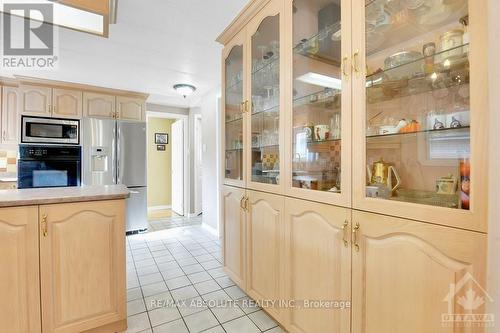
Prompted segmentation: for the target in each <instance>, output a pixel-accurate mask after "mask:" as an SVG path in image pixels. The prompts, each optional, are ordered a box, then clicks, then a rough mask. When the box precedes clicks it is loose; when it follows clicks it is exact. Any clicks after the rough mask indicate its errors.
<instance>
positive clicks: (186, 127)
mask: <svg viewBox="0 0 500 333" xmlns="http://www.w3.org/2000/svg"><path fill="white" fill-rule="evenodd" d="M149 118H164V119H176V120H182V127H183V130H184V147H183V149H184V177H183V178H184V182H183V183H184V198H183V205H184V217H188V216H189V207H191V203H190V198H191V188H190V182H191V179H190V177H189V166H190V163H191V162H190V160H191V158H190V156H189V116H188V115H187V114H180V113H168V112H157V111H147V110H146V128H147V127H149V122H148V119H149ZM147 158H148V160H149V156H148V157H147Z"/></svg>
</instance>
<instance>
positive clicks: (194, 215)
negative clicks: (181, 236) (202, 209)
mask: <svg viewBox="0 0 500 333" xmlns="http://www.w3.org/2000/svg"><path fill="white" fill-rule="evenodd" d="M201 214H202V213H200V214H195V213H189V214H188V217H189V218H191V217H198V216H200V215H201Z"/></svg>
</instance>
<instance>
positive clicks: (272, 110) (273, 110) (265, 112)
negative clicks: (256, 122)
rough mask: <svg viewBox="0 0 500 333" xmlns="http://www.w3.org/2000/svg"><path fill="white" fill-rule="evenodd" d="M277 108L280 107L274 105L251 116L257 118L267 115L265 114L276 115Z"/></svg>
mask: <svg viewBox="0 0 500 333" xmlns="http://www.w3.org/2000/svg"><path fill="white" fill-rule="evenodd" d="M279 107H280V106H279V105H275V106H272V107H270V108H267V109H265V110H259V111H255V112H252V116H258V115H262V114H267V113H278V112H279Z"/></svg>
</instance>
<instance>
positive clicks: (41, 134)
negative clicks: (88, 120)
mask: <svg viewBox="0 0 500 333" xmlns="http://www.w3.org/2000/svg"><path fill="white" fill-rule="evenodd" d="M21 143H34V144H47V143H49V144H63V145H79V144H80V120H78V119H61V118H46V117H30V116H22V118H21Z"/></svg>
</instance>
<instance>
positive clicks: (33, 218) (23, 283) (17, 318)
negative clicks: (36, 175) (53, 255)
mask: <svg viewBox="0 0 500 333" xmlns="http://www.w3.org/2000/svg"><path fill="white" fill-rule="evenodd" d="M37 220H38V208H37V207H15V208H1V209H0V253H1V255H0V265H1V267H2V272H1V273H0V295H1V297H0V332H23V333H24V332H26V333H40V332H41V318H40V281H39V262H38V224H37Z"/></svg>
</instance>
